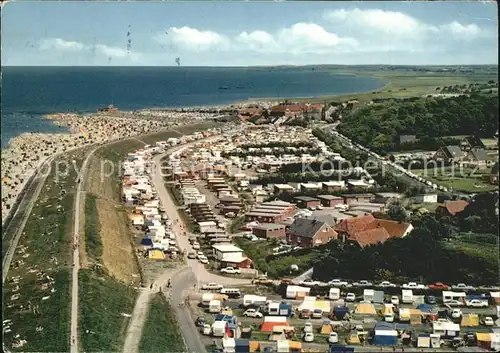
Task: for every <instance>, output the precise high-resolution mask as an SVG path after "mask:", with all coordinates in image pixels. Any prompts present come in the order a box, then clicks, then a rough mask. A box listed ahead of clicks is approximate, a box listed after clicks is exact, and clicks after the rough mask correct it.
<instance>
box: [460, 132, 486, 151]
mask: <svg viewBox="0 0 500 353" xmlns="http://www.w3.org/2000/svg"><path fill="white" fill-rule="evenodd" d="M485 148H486V146H485V145H484V143H483V142H482V141H481V139H480V138H479V137H477V136H474V135H473V136H466V137H464V138H463V140H462V141H460V149H461V150H462V151H471V150H473V149H485Z"/></svg>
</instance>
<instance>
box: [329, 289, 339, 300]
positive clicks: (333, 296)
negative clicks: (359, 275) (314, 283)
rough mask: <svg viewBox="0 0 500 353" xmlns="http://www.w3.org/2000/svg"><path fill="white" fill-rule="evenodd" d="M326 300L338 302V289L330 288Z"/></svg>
mask: <svg viewBox="0 0 500 353" xmlns="http://www.w3.org/2000/svg"><path fill="white" fill-rule="evenodd" d="M328 299H330V300H339V299H340V288H330V291H329V293H328Z"/></svg>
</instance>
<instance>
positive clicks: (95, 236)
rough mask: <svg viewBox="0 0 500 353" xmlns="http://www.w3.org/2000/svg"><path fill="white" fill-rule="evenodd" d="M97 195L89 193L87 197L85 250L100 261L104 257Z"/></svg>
mask: <svg viewBox="0 0 500 353" xmlns="http://www.w3.org/2000/svg"><path fill="white" fill-rule="evenodd" d="M96 200H97V198H96V196H95V195H92V194H87V195H86V197H85V251H86V252H87V255H88V256H89V257H90V258H92V259H93V260H95V261H97V262H100V260H101V257H102V242H101V237H100V235H99V231H100V224H99V212H98V210H97V205H96Z"/></svg>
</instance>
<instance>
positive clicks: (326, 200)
mask: <svg viewBox="0 0 500 353" xmlns="http://www.w3.org/2000/svg"><path fill="white" fill-rule="evenodd" d="M316 197H317V198H318V199H319V200H320V201H321V205H323V206H325V207H335V205H340V204H343V203H344V199H343V198H342V197H340V196H333V195H318V196H316Z"/></svg>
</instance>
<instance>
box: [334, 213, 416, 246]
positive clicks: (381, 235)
mask: <svg viewBox="0 0 500 353" xmlns="http://www.w3.org/2000/svg"><path fill="white" fill-rule="evenodd" d="M412 230H413V225H411V224H410V223H405V222H396V221H391V220H386V219H377V218H375V217H373V216H372V215H371V214H369V215H364V216H358V217H354V218H350V219H344V220H342V221H341V222H339V223H338V224H337V225H336V226H335V231H336V232H337V233H338V236H339V239H342V241H344V242H351V243H355V244H357V245H359V246H360V247H365V246H368V245H373V244H377V243H383V242H385V241H386V240H388V239H390V238H403V237H405V236H407V235H408V234H409V233H410V232H411V231H412Z"/></svg>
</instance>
